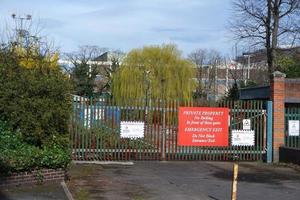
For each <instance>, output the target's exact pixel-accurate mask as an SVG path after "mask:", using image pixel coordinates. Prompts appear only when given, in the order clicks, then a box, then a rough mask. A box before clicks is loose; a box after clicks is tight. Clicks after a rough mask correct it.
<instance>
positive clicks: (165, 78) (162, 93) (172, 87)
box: [112, 45, 196, 104]
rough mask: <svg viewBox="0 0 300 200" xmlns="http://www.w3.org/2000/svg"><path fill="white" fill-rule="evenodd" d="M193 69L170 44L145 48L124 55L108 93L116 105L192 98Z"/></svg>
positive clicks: (193, 84) (193, 86)
mask: <svg viewBox="0 0 300 200" xmlns="http://www.w3.org/2000/svg"><path fill="white" fill-rule="evenodd" d="M194 77H195V69H194V66H193V64H192V63H191V62H189V61H188V60H186V59H183V58H182V56H181V54H180V52H179V51H178V49H177V48H176V46H174V45H162V46H147V47H144V48H142V49H134V50H132V51H130V52H129V53H128V55H127V56H126V57H125V59H124V60H123V62H122V65H121V67H120V68H119V70H118V71H117V72H116V73H115V74H114V76H113V86H112V92H113V96H114V98H115V100H116V102H117V103H118V104H124V103H127V104H128V103H130V102H131V100H132V99H144V100H147V99H163V100H170V99H181V100H189V99H191V98H192V93H193V90H194V89H195V86H196V83H195V80H194V79H193V78H194Z"/></svg>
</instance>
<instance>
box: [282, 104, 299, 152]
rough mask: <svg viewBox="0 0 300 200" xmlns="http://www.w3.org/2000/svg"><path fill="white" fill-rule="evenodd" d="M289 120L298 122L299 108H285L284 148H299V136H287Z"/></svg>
mask: <svg viewBox="0 0 300 200" xmlns="http://www.w3.org/2000/svg"><path fill="white" fill-rule="evenodd" d="M289 120H300V107H286V108H285V146H286V147H293V148H300V136H289V130H288V128H289V127H288V123H289Z"/></svg>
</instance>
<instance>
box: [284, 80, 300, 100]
mask: <svg viewBox="0 0 300 200" xmlns="http://www.w3.org/2000/svg"><path fill="white" fill-rule="evenodd" d="M299 90H300V79H285V101H286V102H288V103H300V91H299Z"/></svg>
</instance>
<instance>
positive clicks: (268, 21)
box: [265, 0, 274, 77]
mask: <svg viewBox="0 0 300 200" xmlns="http://www.w3.org/2000/svg"><path fill="white" fill-rule="evenodd" d="M267 8H268V13H267V16H266V20H265V23H266V24H265V28H266V50H267V63H268V73H269V76H270V77H271V76H272V73H273V71H274V69H273V50H272V45H271V38H272V37H271V36H272V35H271V32H272V31H271V29H272V28H271V17H272V0H268V2H267Z"/></svg>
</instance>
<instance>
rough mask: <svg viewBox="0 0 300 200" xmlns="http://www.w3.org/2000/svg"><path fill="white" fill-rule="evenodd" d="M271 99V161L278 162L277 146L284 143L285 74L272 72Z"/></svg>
mask: <svg viewBox="0 0 300 200" xmlns="http://www.w3.org/2000/svg"><path fill="white" fill-rule="evenodd" d="M271 97H272V100H273V161H274V162H279V147H281V146H283V145H284V106H285V103H284V101H285V74H283V73H280V72H274V74H273V80H272V81H271Z"/></svg>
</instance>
